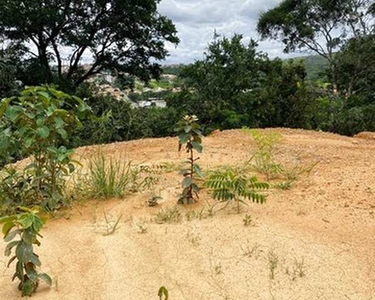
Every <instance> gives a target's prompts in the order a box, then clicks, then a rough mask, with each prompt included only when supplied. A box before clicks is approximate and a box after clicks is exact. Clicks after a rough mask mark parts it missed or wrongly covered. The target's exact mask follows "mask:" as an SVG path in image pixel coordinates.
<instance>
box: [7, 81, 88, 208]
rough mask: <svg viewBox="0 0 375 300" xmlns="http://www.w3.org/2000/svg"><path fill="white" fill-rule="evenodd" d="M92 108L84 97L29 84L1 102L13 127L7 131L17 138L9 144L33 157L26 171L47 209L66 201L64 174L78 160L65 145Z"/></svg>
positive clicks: (69, 170) (72, 167)
mask: <svg viewBox="0 0 375 300" xmlns="http://www.w3.org/2000/svg"><path fill="white" fill-rule="evenodd" d="M88 110H89V108H88V106H87V105H86V104H85V103H84V102H83V101H82V100H81V99H79V98H77V97H75V96H69V95H67V94H65V93H63V92H61V91H57V90H55V89H53V88H50V87H48V86H45V87H28V88H27V89H25V90H24V91H22V92H21V95H20V96H19V97H11V98H6V99H3V100H2V101H1V104H0V118H2V119H4V120H5V121H4V122H3V123H2V124H8V126H9V127H7V128H5V129H3V130H5V131H8V132H9V133H10V136H11V137H12V138H13V139H14V140H15V141H16V143H10V144H9V145H12V146H14V147H18V148H19V147H20V146H21V147H22V152H23V154H24V155H25V156H31V157H32V161H31V163H30V164H29V165H28V166H27V167H26V168H25V170H27V173H28V174H30V184H31V186H32V187H33V188H34V189H35V191H37V193H38V197H37V198H38V202H39V203H41V205H42V206H43V207H44V208H45V209H48V210H54V209H56V208H58V206H59V205H60V204H61V203H63V202H64V195H63V192H64V184H65V179H64V177H65V176H67V175H69V174H70V173H72V172H73V171H74V164H73V163H74V161H72V160H71V155H72V153H73V151H71V150H68V149H67V148H66V147H64V146H62V144H63V143H64V142H65V143H66V142H67V141H68V138H69V136H70V135H71V134H72V132H73V130H74V129H75V128H76V127H79V126H81V125H82V124H81V122H80V118H82V117H83V116H84V115H85V114H86V113H87V112H88ZM9 152H12V149H10V150H9Z"/></svg>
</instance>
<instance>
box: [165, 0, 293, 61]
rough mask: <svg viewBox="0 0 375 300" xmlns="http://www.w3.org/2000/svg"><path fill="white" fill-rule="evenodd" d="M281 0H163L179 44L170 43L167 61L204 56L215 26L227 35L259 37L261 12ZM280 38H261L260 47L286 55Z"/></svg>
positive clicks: (271, 53) (188, 59)
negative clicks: (276, 39)
mask: <svg viewBox="0 0 375 300" xmlns="http://www.w3.org/2000/svg"><path fill="white" fill-rule="evenodd" d="M280 1H281V0H230V1H228V0H162V1H161V2H160V4H159V12H160V13H161V14H163V15H166V16H168V17H169V18H170V19H172V21H173V22H174V24H175V25H176V27H177V30H178V36H179V38H180V40H181V41H180V44H179V45H178V46H177V47H175V46H174V45H167V48H168V50H169V53H170V56H169V57H168V58H167V60H166V61H165V63H167V64H173V63H190V62H194V61H195V60H196V59H202V58H203V52H204V51H205V50H206V49H207V45H208V43H209V42H210V41H211V40H212V37H213V33H214V30H216V32H217V33H218V34H220V35H224V36H227V37H230V36H232V35H233V34H234V33H241V34H243V36H244V41H245V42H246V41H249V40H250V38H253V39H255V40H259V39H260V38H259V35H258V34H257V32H256V24H257V19H258V16H259V14H260V13H261V12H263V11H265V10H268V9H270V8H273V7H275V6H276V5H277V4H278V3H279V2H280ZM282 49H283V48H282V45H281V44H279V43H277V42H272V41H263V42H259V50H260V51H263V52H266V53H268V54H269V56H270V57H276V56H279V57H286V55H285V54H284V53H283V52H282Z"/></svg>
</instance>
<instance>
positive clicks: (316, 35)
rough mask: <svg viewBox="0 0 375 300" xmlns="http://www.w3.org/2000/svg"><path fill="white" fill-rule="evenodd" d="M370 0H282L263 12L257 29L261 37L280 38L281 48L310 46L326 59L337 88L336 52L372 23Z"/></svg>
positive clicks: (366, 31)
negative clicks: (350, 38) (282, 46)
mask: <svg viewBox="0 0 375 300" xmlns="http://www.w3.org/2000/svg"><path fill="white" fill-rule="evenodd" d="M371 2H372V1H370V0H338V1H331V0H283V1H282V2H281V3H280V4H279V5H278V6H277V7H275V8H273V9H271V10H269V11H267V12H264V13H263V14H262V15H261V16H260V18H259V21H258V25H257V29H258V32H259V33H260V35H261V37H262V38H263V39H265V38H271V39H278V40H280V41H282V43H283V44H284V45H285V48H284V52H286V53H289V52H293V51H296V50H297V49H302V50H309V51H312V52H315V53H316V54H318V55H320V56H323V57H325V58H326V59H327V60H328V62H329V68H330V74H331V80H332V89H333V91H335V90H336V89H337V80H336V74H337V72H336V70H335V68H336V63H335V52H336V51H337V50H338V49H339V47H340V46H341V45H342V44H343V43H344V42H345V41H346V40H347V39H348V38H349V37H350V36H361V35H366V34H368V33H369V32H370V31H371V27H372V25H373V24H374V21H373V18H371V8H370V5H371Z"/></svg>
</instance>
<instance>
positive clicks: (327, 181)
mask: <svg viewBox="0 0 375 300" xmlns="http://www.w3.org/2000/svg"><path fill="white" fill-rule="evenodd" d="M266 131H277V132H279V133H281V134H282V135H283V140H282V141H281V142H280V144H279V145H278V146H277V149H276V160H277V161H278V162H280V163H283V164H285V165H288V166H289V167H292V166H293V165H297V164H298V165H299V166H305V167H306V169H309V166H311V167H312V166H313V168H312V170H311V171H310V172H305V173H303V174H301V175H300V176H299V178H298V180H296V181H295V182H293V183H292V186H291V188H290V189H287V190H282V189H271V190H269V191H268V192H267V194H268V197H267V201H266V203H265V204H263V205H260V204H254V203H249V205H248V206H242V210H243V211H242V212H241V213H240V214H237V213H236V212H235V211H234V210H233V209H232V207H230V206H228V207H227V208H226V209H222V210H219V209H218V206H215V207H214V213H213V216H209V208H210V207H211V206H212V204H214V200H212V199H211V198H210V196H209V194H208V192H207V191H203V192H202V196H201V198H200V200H199V202H198V203H196V204H194V205H190V206H182V205H176V200H177V198H178V195H179V193H180V192H181V188H180V182H181V176H180V175H179V174H178V171H177V169H178V168H177V167H178V165H179V164H180V162H181V161H183V160H184V157H185V153H183V152H182V153H178V152H177V140H176V138H161V139H144V140H139V141H130V142H122V143H115V144H110V145H104V146H101V147H100V146H94V147H84V148H79V149H77V150H76V158H77V159H79V160H80V161H81V162H82V163H83V165H85V159H86V158H88V157H89V156H90V155H91V154H95V153H96V152H97V151H98V149H99V148H101V149H102V151H103V152H104V154H105V156H106V157H107V158H109V157H113V158H121V159H125V158H126V159H130V160H131V161H133V162H134V163H139V164H148V165H158V164H163V163H168V165H169V166H171V169H172V170H170V172H164V173H162V174H160V175H159V176H160V181H159V183H158V185H157V186H156V188H155V190H156V191H157V193H158V194H159V193H160V196H161V197H162V200H161V201H160V203H159V204H158V205H157V206H155V207H149V206H148V205H147V199H149V198H150V196H151V191H150V190H144V191H141V192H137V193H133V194H129V195H127V196H126V197H125V198H124V199H110V200H100V201H99V200H90V201H87V200H86V201H83V202H78V203H76V204H74V205H73V206H72V208H70V209H69V210H66V211H64V212H60V213H58V214H57V216H58V218H56V219H55V220H50V221H49V222H48V223H47V225H46V227H45V228H44V229H43V230H42V235H43V237H44V238H43V239H42V245H41V247H37V248H36V249H35V252H36V253H37V254H39V255H40V259H41V261H42V270H43V271H44V272H47V273H49V274H50V275H51V277H52V278H53V280H54V284H53V286H52V287H51V288H50V287H48V286H46V285H45V284H44V283H41V284H40V285H39V287H38V290H37V292H36V293H35V294H34V296H33V299H46V300H47V299H48V300H54V299H61V300H62V299H64V300H81V299H87V300H96V299H97V300H99V299H110V300H117V299H124V300H133V299H134V300H152V299H155V300H156V299H159V297H158V295H157V293H158V290H159V288H160V287H161V286H165V287H166V288H167V289H168V290H169V299H170V300H184V299H186V300H187V299H189V300H201V299H202V300H203V299H209V300H210V299H212V300H216V299H217V300H219V299H222V300H224V299H228V300H229V299H233V300H250V299H251V300H252V299H262V300H263V299H265V300H267V299H269V300H273V299H274V300H282V299H285V300H286V299H288V300H297V299H301V300H315V299H324V300H344V299H351V300H367V299H368V300H370V299H375V159H374V157H375V139H374V138H373V137H374V136H373V135H372V134H371V133H366V134H362V135H358V136H357V137H355V138H349V137H342V136H339V135H334V134H330V133H322V132H314V131H305V130H292V129H272V130H271V129H268V130H266ZM203 146H204V150H203V153H202V154H201V155H200V157H201V159H200V160H199V163H200V165H201V167H202V169H203V170H207V169H212V168H214V167H217V166H219V165H236V164H237V165H239V164H241V163H243V162H244V161H246V160H248V159H249V158H250V157H251V153H252V152H253V151H254V150H255V143H254V141H253V140H252V138H251V137H250V135H248V134H247V133H245V132H242V131H241V130H230V131H223V132H216V133H215V134H213V135H211V136H210V137H206V138H204V140H203ZM260 177H261V176H260ZM262 179H264V178H262ZM155 190H154V191H155ZM175 206H176V207H177V209H178V210H179V211H180V213H181V221H180V222H176V223H166V224H159V223H157V222H155V215H156V214H157V212H158V211H160V210H161V209H166V208H170V207H175ZM202 209H203V213H202V214H201V213H200V212H201V211H202ZM191 211H194V212H191ZM189 212H190V213H189ZM246 214H247V215H251V217H252V224H250V225H249V226H244V222H243V219H244V217H245V215H246ZM121 215H122V217H121V219H120V222H119V225H118V227H117V230H116V231H115V232H113V233H112V234H109V235H106V234H105V233H106V232H107V231H106V226H107V223H110V224H112V226H113V224H114V223H115V221H116V220H118V219H119V217H120V216H121ZM105 216H106V218H107V221H106V220H105ZM187 216H190V220H187ZM191 216H196V217H191ZM4 248H5V243H1V244H0V252H1V253H3V251H4ZM7 261H8V258H7V257H4V256H0V269H1V276H0V286H1V289H0V299H20V298H21V297H20V292H19V291H18V290H17V283H16V282H13V283H11V276H12V274H13V267H14V266H12V267H11V268H10V269H7V268H6V264H7ZM272 270H273V273H274V275H273V278H272Z"/></svg>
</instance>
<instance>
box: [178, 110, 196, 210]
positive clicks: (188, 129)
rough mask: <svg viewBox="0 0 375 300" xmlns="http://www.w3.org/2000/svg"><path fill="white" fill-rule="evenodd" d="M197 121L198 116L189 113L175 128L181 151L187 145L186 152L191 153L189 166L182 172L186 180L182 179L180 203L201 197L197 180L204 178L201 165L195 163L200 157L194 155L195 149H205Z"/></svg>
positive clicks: (190, 201) (193, 200)
mask: <svg viewBox="0 0 375 300" xmlns="http://www.w3.org/2000/svg"><path fill="white" fill-rule="evenodd" d="M197 122H198V118H197V117H196V116H194V115H192V116H189V115H187V116H185V117H184V118H183V119H182V120H181V121H179V122H178V123H177V126H176V129H175V131H176V132H177V134H178V150H179V151H181V149H182V146H183V145H185V150H186V153H188V155H189V157H188V160H187V164H188V167H189V168H187V169H183V170H181V172H180V173H181V174H182V175H183V176H184V180H183V181H182V188H183V191H182V194H181V196H180V198H179V200H178V203H182V204H187V203H194V202H195V200H196V198H199V196H198V193H199V187H198V185H197V183H196V180H197V179H201V178H203V173H202V171H201V169H200V167H199V165H198V164H196V163H195V162H196V161H197V160H198V159H199V157H194V150H195V151H197V152H198V153H202V149H203V147H202V133H201V131H200V126H199V124H198V123H197Z"/></svg>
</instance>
